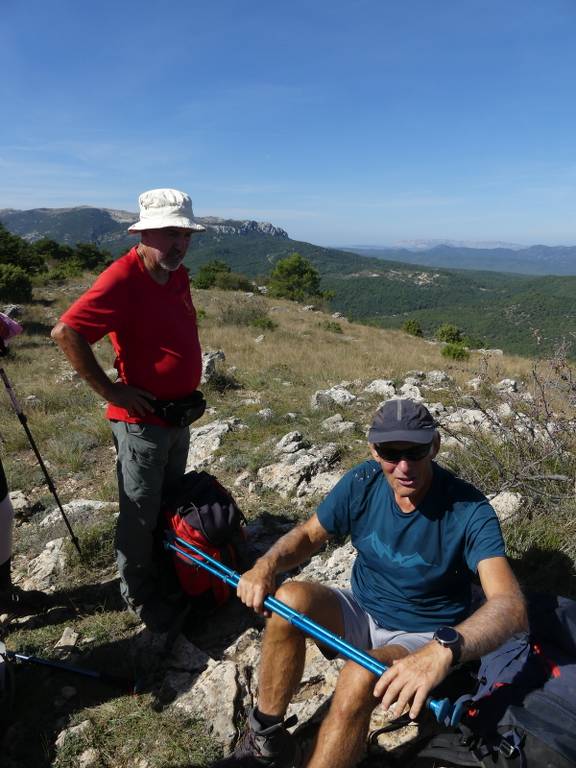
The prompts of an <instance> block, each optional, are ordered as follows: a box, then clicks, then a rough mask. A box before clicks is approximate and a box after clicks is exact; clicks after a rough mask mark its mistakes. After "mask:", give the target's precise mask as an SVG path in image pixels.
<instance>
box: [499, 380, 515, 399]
mask: <svg viewBox="0 0 576 768" xmlns="http://www.w3.org/2000/svg"><path fill="white" fill-rule="evenodd" d="M496 390H497V391H498V392H500V394H507V395H513V394H514V393H515V392H518V382H517V381H516V380H515V379H502V380H501V381H499V382H498V384H496Z"/></svg>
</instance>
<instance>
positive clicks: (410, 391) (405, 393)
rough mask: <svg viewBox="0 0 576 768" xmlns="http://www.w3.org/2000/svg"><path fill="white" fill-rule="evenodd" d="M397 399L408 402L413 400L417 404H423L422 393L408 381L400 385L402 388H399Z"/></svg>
mask: <svg viewBox="0 0 576 768" xmlns="http://www.w3.org/2000/svg"><path fill="white" fill-rule="evenodd" d="M398 397H402V398H408V399H409V400H415V401H416V402H417V403H423V402H424V398H423V396H422V393H421V392H420V388H419V387H417V386H416V385H415V384H412V383H410V381H408V380H407V381H406V382H404V384H402V386H401V387H400V391H399V393H398Z"/></svg>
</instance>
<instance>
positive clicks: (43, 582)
mask: <svg viewBox="0 0 576 768" xmlns="http://www.w3.org/2000/svg"><path fill="white" fill-rule="evenodd" d="M65 563H66V558H65V555H64V539H63V538H60V539H53V540H52V541H49V542H48V543H47V544H46V546H45V547H44V549H43V551H42V552H41V553H40V554H39V555H38V557H35V558H33V559H32V560H31V561H30V563H29V564H28V578H27V579H25V580H24V582H23V583H22V585H21V586H22V588H23V589H39V590H41V591H46V590H49V589H50V588H51V587H52V585H53V583H54V579H55V577H56V575H57V574H58V573H60V572H61V571H62V569H63V568H64V565H65Z"/></svg>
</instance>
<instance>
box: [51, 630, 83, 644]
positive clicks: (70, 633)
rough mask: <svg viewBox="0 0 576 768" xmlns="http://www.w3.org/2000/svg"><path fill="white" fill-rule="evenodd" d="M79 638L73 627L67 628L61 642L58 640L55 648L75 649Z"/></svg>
mask: <svg viewBox="0 0 576 768" xmlns="http://www.w3.org/2000/svg"><path fill="white" fill-rule="evenodd" d="M79 637H80V635H79V634H78V632H75V631H74V630H73V629H72V627H65V629H64V632H62V636H61V637H60V640H58V642H57V643H56V645H55V646H54V648H74V646H75V645H76V643H77V642H78V638H79Z"/></svg>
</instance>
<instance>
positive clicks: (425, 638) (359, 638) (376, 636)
mask: <svg viewBox="0 0 576 768" xmlns="http://www.w3.org/2000/svg"><path fill="white" fill-rule="evenodd" d="M331 589H332V591H333V592H334V594H335V595H336V596H337V597H338V600H339V602H340V608H341V609H342V618H343V620H344V640H346V642H347V643H350V644H351V645H354V646H356V648H360V649H362V650H365V651H369V650H371V649H373V648H381V647H382V646H384V645H401V646H402V647H403V648H406V650H407V651H408V652H409V653H412V651H417V650H418V648H421V647H422V646H423V645H426V643H429V642H430V640H432V637H433V635H434V633H433V632H403V631H402V630H398V629H394V630H391V629H384V628H383V627H380V626H379V625H378V624H377V623H376V622H375V621H374V619H373V618H372V616H370V614H369V613H367V612H366V611H365V610H364V608H362V607H361V606H360V605H359V604H358V602H357V600H356V598H355V597H354V595H353V594H352V590H351V589H337V588H336V587H332V588H331Z"/></svg>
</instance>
